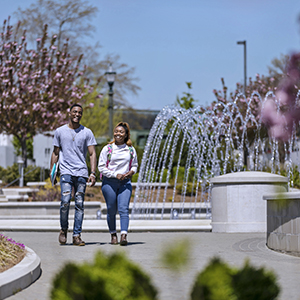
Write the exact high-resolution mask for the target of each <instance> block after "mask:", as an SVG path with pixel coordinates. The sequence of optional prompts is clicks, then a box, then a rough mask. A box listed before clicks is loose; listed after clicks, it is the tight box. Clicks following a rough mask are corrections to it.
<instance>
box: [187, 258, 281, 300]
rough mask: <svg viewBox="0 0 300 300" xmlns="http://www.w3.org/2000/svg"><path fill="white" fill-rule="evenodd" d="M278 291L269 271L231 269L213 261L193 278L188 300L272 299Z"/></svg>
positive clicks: (246, 267)
mask: <svg viewBox="0 0 300 300" xmlns="http://www.w3.org/2000/svg"><path fill="white" fill-rule="evenodd" d="M279 292H280V289H279V286H278V285H277V283H276V276H275V274H274V273H273V272H271V271H267V270H265V269H264V268H263V267H262V268H255V267H253V266H250V264H249V261H246V262H245V264H244V266H243V267H242V268H241V269H239V270H238V269H235V268H231V267H230V266H228V265H227V264H226V263H224V262H222V261H221V259H220V258H213V259H212V260H211V261H210V263H209V264H208V266H207V267H206V268H205V269H204V270H203V271H202V272H201V273H200V274H199V275H198V276H197V278H196V281H195V283H194V287H193V289H192V293H191V299H192V300H200V299H201V300H272V299H276V298H277V296H278V294H279Z"/></svg>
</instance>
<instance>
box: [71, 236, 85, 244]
mask: <svg viewBox="0 0 300 300" xmlns="http://www.w3.org/2000/svg"><path fill="white" fill-rule="evenodd" d="M73 245H75V246H85V242H84V241H83V240H82V239H81V237H80V234H79V235H76V236H73Z"/></svg>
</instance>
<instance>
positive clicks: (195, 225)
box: [0, 219, 212, 232]
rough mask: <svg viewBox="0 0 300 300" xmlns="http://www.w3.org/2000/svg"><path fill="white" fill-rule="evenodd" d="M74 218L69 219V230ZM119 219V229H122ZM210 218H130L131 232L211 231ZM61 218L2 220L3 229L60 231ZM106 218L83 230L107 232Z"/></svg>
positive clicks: (86, 224)
mask: <svg viewBox="0 0 300 300" xmlns="http://www.w3.org/2000/svg"><path fill="white" fill-rule="evenodd" d="M73 222H74V220H69V230H72V228H73ZM119 223H120V222H119V221H117V230H120V224H119ZM211 228H212V227H211V220H210V219H198V220H130V222H129V228H128V231H129V232H141V231H211ZM59 229H60V227H59V220H9V219H7V220H0V230H2V231H55V232H58V231H59ZM107 231H108V227H107V222H106V220H103V219H102V220H84V221H83V227H82V232H107Z"/></svg>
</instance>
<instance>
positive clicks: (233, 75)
mask: <svg viewBox="0 0 300 300" xmlns="http://www.w3.org/2000/svg"><path fill="white" fill-rule="evenodd" d="M88 1H89V2H90V3H91V4H92V5H94V6H96V7H97V8H98V13H97V17H96V18H94V19H93V23H94V25H95V27H96V32H95V33H94V36H93V42H97V41H98V42H99V43H100V44H101V46H102V48H101V57H102V58H104V56H105V55H106V54H108V53H111V54H117V55H119V56H120V62H123V63H126V64H128V66H130V67H134V68H135V73H134V76H136V77H138V78H139V81H137V84H138V85H139V86H140V87H141V90H140V91H139V92H138V95H137V96H136V95H132V94H128V95H127V97H126V98H127V101H128V103H129V104H130V105H131V106H132V107H133V108H135V109H154V110H161V109H162V108H163V107H164V106H166V105H172V104H174V103H175V101H176V97H177V96H179V97H181V96H182V95H183V92H187V86H186V82H192V94H193V96H194V98H195V99H196V100H197V102H196V104H198V105H203V106H207V105H209V104H210V103H211V102H212V101H213V100H215V97H214V94H213V92H212V91H213V89H221V88H222V84H221V78H222V77H223V78H224V79H225V83H226V85H227V87H228V89H229V92H230V91H234V89H235V85H236V83H237V82H242V83H243V81H244V48H243V45H237V41H243V40H246V43H247V77H252V78H253V77H255V75H256V74H257V73H259V74H262V75H268V68H267V66H270V65H271V61H272V59H274V58H279V57H280V55H281V54H291V53H293V52H296V51H300V22H299V21H298V18H299V16H300V1H299V0H252V1H248V0H243V1H241V0H151V1H150V0H113V1H112V0H88ZM33 2H35V1H33V0H13V1H7V0H0V3H1V4H2V5H1V11H0V22H2V21H1V20H4V19H6V18H7V16H8V15H11V16H12V14H13V12H14V11H16V10H17V8H18V7H19V6H20V7H21V8H22V9H25V8H27V7H29V6H30V4H31V3H33Z"/></svg>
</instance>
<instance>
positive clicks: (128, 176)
mask: <svg viewBox="0 0 300 300" xmlns="http://www.w3.org/2000/svg"><path fill="white" fill-rule="evenodd" d="M133 174H134V172H133V171H129V172H127V173H126V174H124V178H125V179H130V178H131V177H132V175H133Z"/></svg>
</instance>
